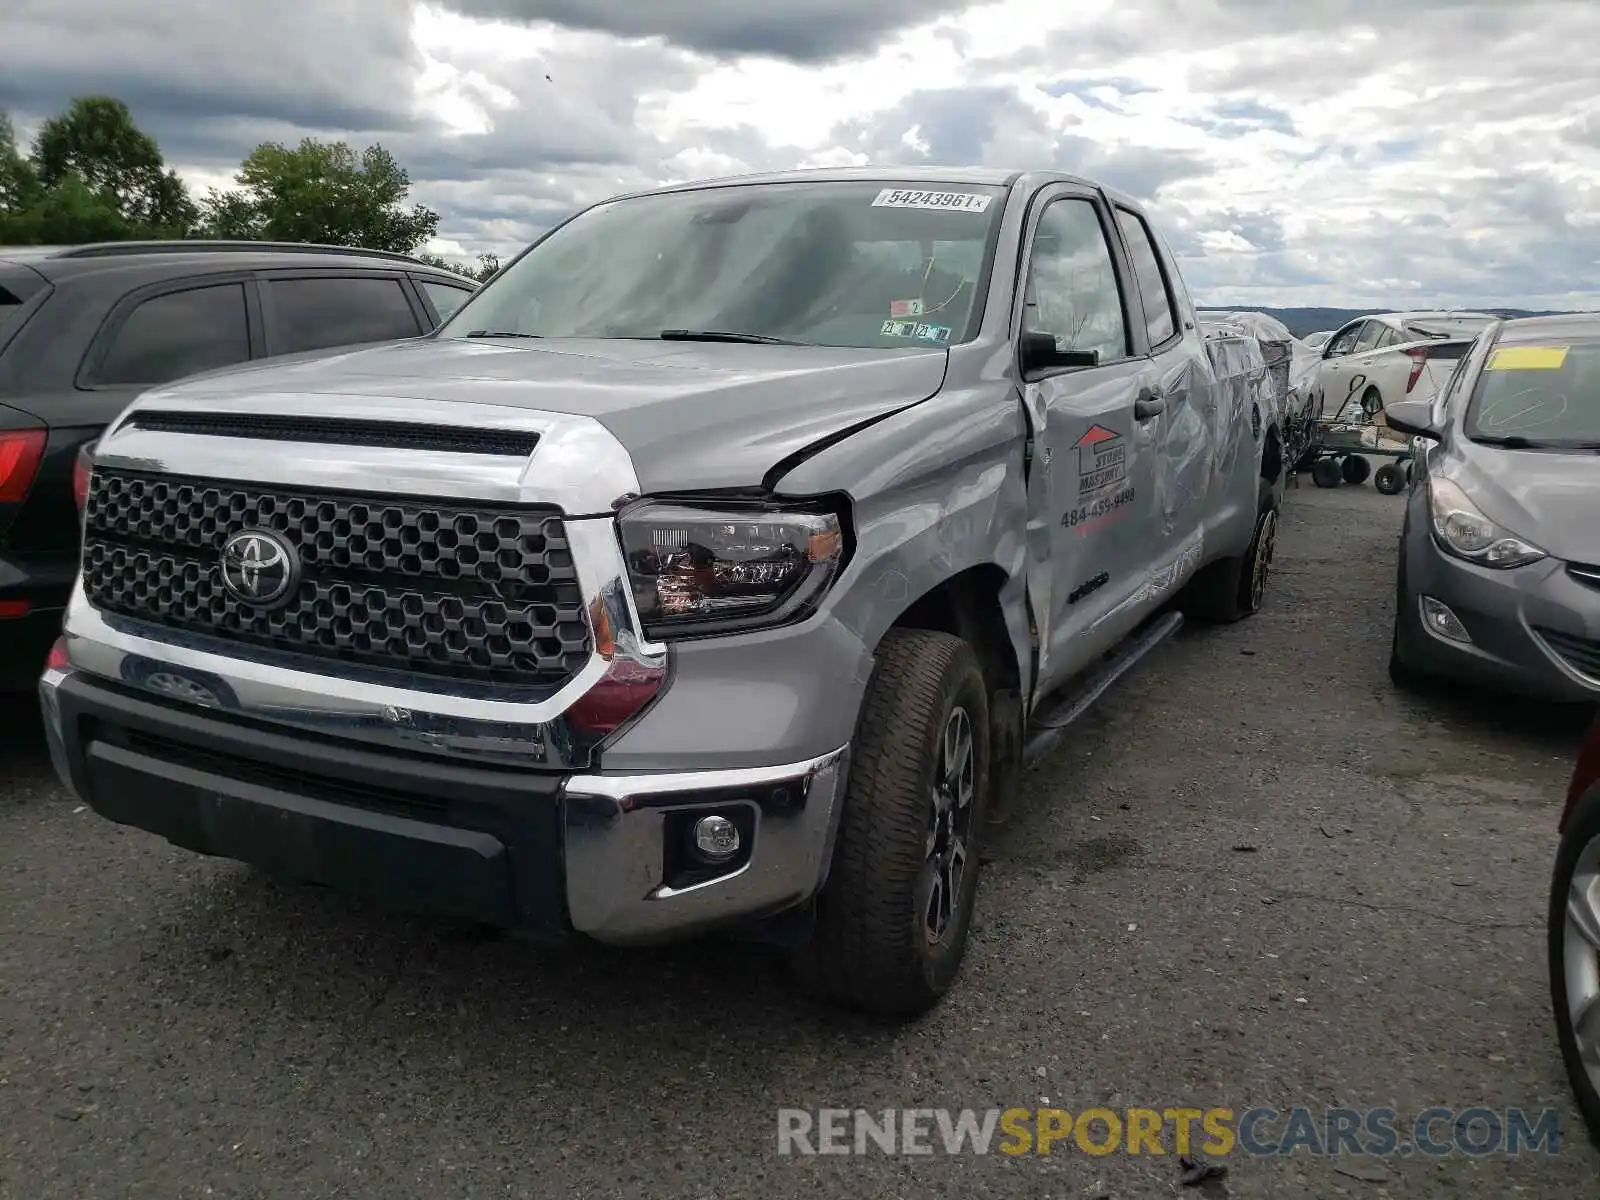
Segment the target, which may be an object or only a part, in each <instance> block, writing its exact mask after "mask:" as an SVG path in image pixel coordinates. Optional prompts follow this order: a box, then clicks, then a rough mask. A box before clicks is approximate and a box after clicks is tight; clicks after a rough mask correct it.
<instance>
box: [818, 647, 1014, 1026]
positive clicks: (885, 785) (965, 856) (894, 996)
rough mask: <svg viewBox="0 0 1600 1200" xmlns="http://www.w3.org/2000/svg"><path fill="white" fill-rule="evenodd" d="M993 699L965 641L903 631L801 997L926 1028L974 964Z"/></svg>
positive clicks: (853, 790) (864, 753)
mask: <svg viewBox="0 0 1600 1200" xmlns="http://www.w3.org/2000/svg"><path fill="white" fill-rule="evenodd" d="M989 755H990V747H989V698H988V691H987V688H986V687H985V684H984V679H983V672H982V670H981V669H980V668H979V666H978V661H977V658H976V657H975V656H974V654H973V652H972V649H971V647H969V646H968V645H967V643H966V642H964V641H962V640H961V639H960V638H957V637H952V636H951V635H949V634H945V633H931V632H925V631H922V630H893V631H891V632H890V633H889V634H888V635H887V636H885V638H884V640H883V642H882V644H881V645H880V646H879V648H878V662H877V667H876V669H875V670H874V672H873V676H872V682H871V684H869V685H868V689H867V697H866V702H865V704H864V705H863V706H862V711H861V719H860V722H859V725H858V727H857V731H856V740H855V744H854V747H853V750H852V758H851V766H850V782H849V786H848V788H847V789H846V794H845V798H844V811H843V813H842V814H841V817H840V825H839V837H838V841H837V844H836V845H835V848H834V856H833V864H832V868H831V870H830V871H829V873H828V881H827V883H826V884H825V885H824V887H823V890H822V893H821V894H820V895H819V896H818V898H817V925H816V933H815V935H814V937H813V938H812V940H811V941H810V942H808V943H807V944H806V945H804V946H802V947H800V948H799V949H797V950H796V951H795V954H794V957H793V960H792V962H793V967H794V970H795V974H796V977H797V978H798V980H799V981H800V983H801V985H802V986H803V987H805V988H806V990H808V991H809V992H811V993H812V994H813V995H816V996H817V997H819V998H821V999H823V1000H826V1001H829V1002H831V1003H835V1004H840V1005H844V1006H847V1007H851V1008H857V1009H862V1010H864V1011H867V1012H871V1013H875V1014H879V1015H883V1016H896V1017H912V1016H917V1015H919V1014H921V1013H923V1012H926V1011H927V1010H928V1009H930V1008H932V1007H933V1006H934V1005H935V1004H936V1003H938V1001H939V999H940V998H941V997H942V996H943V995H944V994H945V992H946V991H947V990H949V988H950V985H951V984H952V983H953V982H954V981H955V978H956V974H957V972H958V971H959V970H960V967H961V960H962V957H963V955H964V954H965V952H966V944H967V932H968V929H969V927H970V925H971V921H972V909H973V904H974V901H975V899H976V897H977V890H978V873H979V849H980V845H979V843H980V840H981V838H982V835H983V828H984V822H985V820H986V819H987V816H988V807H989V805H988V799H989V771H990V757H989Z"/></svg>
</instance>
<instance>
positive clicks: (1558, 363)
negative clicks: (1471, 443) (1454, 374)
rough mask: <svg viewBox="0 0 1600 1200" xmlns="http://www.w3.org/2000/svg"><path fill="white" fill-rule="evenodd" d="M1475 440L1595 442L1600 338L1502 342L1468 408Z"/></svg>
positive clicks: (1599, 423) (1599, 419) (1599, 441)
mask: <svg viewBox="0 0 1600 1200" xmlns="http://www.w3.org/2000/svg"><path fill="white" fill-rule="evenodd" d="M1466 431H1467V436H1468V437H1470V438H1472V439H1474V440H1475V441H1488V442H1496V441H1507V440H1509V441H1512V442H1521V441H1526V442H1528V443H1530V444H1532V445H1535V446H1539V445H1548V446H1552V447H1555V448H1560V447H1563V446H1572V447H1594V446H1600V339H1584V340H1582V341H1573V340H1564V341H1559V342H1553V343H1551V342H1540V343H1537V344H1535V343H1531V342H1522V343H1506V342H1502V343H1501V344H1500V345H1499V346H1497V347H1495V349H1494V350H1493V351H1491V352H1490V354H1489V359H1488V362H1486V363H1485V364H1484V368H1483V370H1482V372H1481V373H1480V374H1479V375H1478V382H1477V386H1476V387H1475V388H1474V389H1473V393H1472V400H1471V402H1470V403H1469V405H1468V407H1467V417H1466Z"/></svg>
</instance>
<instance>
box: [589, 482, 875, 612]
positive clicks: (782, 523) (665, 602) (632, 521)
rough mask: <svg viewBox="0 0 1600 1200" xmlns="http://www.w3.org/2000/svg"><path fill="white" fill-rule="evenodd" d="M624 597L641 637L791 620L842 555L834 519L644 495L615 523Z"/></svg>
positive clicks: (816, 597) (813, 598) (809, 604)
mask: <svg viewBox="0 0 1600 1200" xmlns="http://www.w3.org/2000/svg"><path fill="white" fill-rule="evenodd" d="M618 524H619V525H620V528H621V533H622V550H623V554H624V555H625V556H626V559H627V563H628V574H629V577H630V582H631V583H632V585H633V596H634V603H635V604H636V605H637V606H638V609H639V619H640V620H641V622H642V623H643V624H644V630H645V634H646V635H647V636H651V637H661V636H673V635H676V636H680V637H688V636H693V635H696V634H710V633H733V632H736V631H738V630H743V629H751V628H760V627H764V626H770V625H781V624H785V623H787V622H789V621H793V620H797V619H799V618H800V617H802V616H804V615H805V614H806V613H808V612H809V611H810V610H811V609H813V608H814V607H815V606H816V604H817V602H818V601H820V600H821V598H822V595H823V593H824V592H825V591H826V590H827V588H828V585H829V584H830V583H832V582H833V580H834V579H835V578H836V577H837V576H838V574H839V568H840V567H841V565H842V564H843V562H844V530H843V528H842V526H841V524H840V521H839V518H838V517H837V516H836V515H834V514H833V513H831V512H826V511H823V510H821V509H817V510H811V511H807V510H805V509H801V508H792V509H785V510H771V509H766V508H761V507H756V506H751V507H748V508H741V507H735V506H733V505H729V506H727V507H705V508H702V507H700V506H698V505H687V504H668V503H653V502H646V503H644V504H640V505H638V506H636V507H634V508H630V509H627V510H625V511H624V512H623V513H622V515H621V517H620V518H619V520H618Z"/></svg>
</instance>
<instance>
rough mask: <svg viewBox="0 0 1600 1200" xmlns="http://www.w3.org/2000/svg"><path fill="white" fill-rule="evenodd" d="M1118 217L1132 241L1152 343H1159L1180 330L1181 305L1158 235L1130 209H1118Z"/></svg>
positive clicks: (1136, 278)
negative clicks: (1177, 302) (1163, 264)
mask: <svg viewBox="0 0 1600 1200" xmlns="http://www.w3.org/2000/svg"><path fill="white" fill-rule="evenodd" d="M1117 221H1118V223H1119V224H1120V225H1121V226H1122V236H1123V237H1124V238H1126V239H1127V242H1128V256H1129V258H1131V259H1132V260H1133V279H1134V283H1135V285H1136V286H1137V287H1138V289H1139V296H1140V297H1141V298H1142V299H1143V300H1144V320H1145V326H1146V328H1147V329H1148V330H1149V333H1150V345H1151V346H1152V347H1154V346H1159V345H1161V343H1163V342H1165V341H1166V340H1167V339H1168V338H1170V337H1172V335H1173V334H1175V333H1177V332H1178V313H1177V305H1175V304H1174V303H1173V300H1172V290H1171V289H1170V288H1169V287H1168V286H1167V275H1166V272H1165V271H1164V270H1163V269H1162V267H1161V260H1160V258H1159V257H1158V256H1157V255H1156V246H1155V239H1154V238H1152V237H1151V236H1150V229H1149V227H1148V226H1147V225H1146V224H1145V223H1144V218H1143V217H1141V216H1138V215H1137V214H1135V213H1131V212H1128V211H1127V210H1126V209H1122V208H1119V209H1118V210H1117Z"/></svg>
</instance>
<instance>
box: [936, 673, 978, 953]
mask: <svg viewBox="0 0 1600 1200" xmlns="http://www.w3.org/2000/svg"><path fill="white" fill-rule="evenodd" d="M938 755H939V758H938V762H937V763H936V764H935V765H934V774H933V791H932V795H931V796H930V797H929V805H930V809H931V814H930V818H929V821H928V835H927V842H926V858H925V861H924V864H923V877H924V879H925V881H926V884H925V887H924V889H923V890H924V892H925V894H926V896H927V904H926V907H925V908H924V910H923V928H924V930H925V931H926V933H927V937H928V940H929V941H930V942H942V941H943V940H944V939H945V937H946V935H947V934H948V933H949V932H950V926H951V923H952V922H953V921H954V920H955V917H956V914H957V912H958V911H959V909H960V905H961V894H962V883H963V881H964V880H965V878H966V876H967V873H968V866H969V864H968V852H969V847H970V846H971V844H972V813H973V808H974V805H973V800H974V798H975V790H976V787H975V781H976V777H977V776H976V770H977V763H976V761H975V759H974V751H973V737H972V718H971V717H969V716H968V715H967V710H966V709H965V708H962V707H961V706H960V705H957V706H956V707H955V708H954V709H952V710H951V712H950V717H949V719H948V720H947V721H946V722H945V726H944V735H943V737H941V738H940V739H939V749H938Z"/></svg>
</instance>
